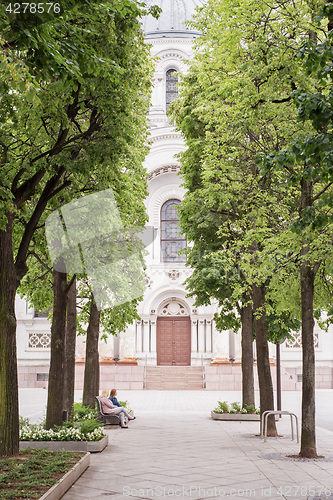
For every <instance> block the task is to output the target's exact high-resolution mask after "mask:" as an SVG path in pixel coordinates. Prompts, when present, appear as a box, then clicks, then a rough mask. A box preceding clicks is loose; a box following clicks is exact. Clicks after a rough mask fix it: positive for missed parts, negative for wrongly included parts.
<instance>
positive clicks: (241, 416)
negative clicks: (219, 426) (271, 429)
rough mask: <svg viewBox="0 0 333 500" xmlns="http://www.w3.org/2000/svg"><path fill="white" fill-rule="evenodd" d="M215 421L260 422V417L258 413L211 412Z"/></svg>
mask: <svg viewBox="0 0 333 500" xmlns="http://www.w3.org/2000/svg"><path fill="white" fill-rule="evenodd" d="M211 417H212V419H213V420H246V421H249V420H250V421H257V422H260V415H258V414H256V413H216V412H215V411H212V412H211Z"/></svg>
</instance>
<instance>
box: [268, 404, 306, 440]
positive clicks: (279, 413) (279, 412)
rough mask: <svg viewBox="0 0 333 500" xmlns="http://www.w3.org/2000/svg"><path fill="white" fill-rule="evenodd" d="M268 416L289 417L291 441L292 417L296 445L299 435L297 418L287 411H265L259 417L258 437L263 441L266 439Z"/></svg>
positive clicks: (292, 432) (292, 435)
mask: <svg viewBox="0 0 333 500" xmlns="http://www.w3.org/2000/svg"><path fill="white" fill-rule="evenodd" d="M269 415H289V416H290V425H291V440H292V441H293V440H294V425H293V417H295V425H296V437H297V443H299V433H298V418H297V415H295V413H290V412H289V411H284V410H266V411H264V412H263V414H262V415H261V433H260V436H261V437H262V438H263V440H264V441H266V439H267V420H268V417H269Z"/></svg>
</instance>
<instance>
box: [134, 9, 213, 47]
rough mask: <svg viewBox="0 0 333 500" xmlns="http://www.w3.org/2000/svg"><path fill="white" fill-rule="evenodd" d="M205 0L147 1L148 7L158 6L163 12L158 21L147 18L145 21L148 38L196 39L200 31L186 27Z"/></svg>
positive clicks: (144, 28) (144, 27) (144, 25)
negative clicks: (196, 9)
mask: <svg viewBox="0 0 333 500" xmlns="http://www.w3.org/2000/svg"><path fill="white" fill-rule="evenodd" d="M203 3H204V0H146V5H147V7H151V6H152V5H158V6H159V7H160V8H161V9H162V12H161V14H160V16H159V18H158V19H155V18H154V17H153V16H146V17H145V18H144V19H143V27H142V28H143V31H144V33H145V36H146V38H160V37H161V38H162V37H191V38H192V37H194V36H195V35H199V34H200V33H199V32H198V31H195V30H192V29H191V28H189V27H188V26H187V25H186V21H189V20H190V19H191V18H192V16H193V14H194V12H195V8H196V7H201V6H202V5H203Z"/></svg>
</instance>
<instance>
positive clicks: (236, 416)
mask: <svg viewBox="0 0 333 500" xmlns="http://www.w3.org/2000/svg"><path fill="white" fill-rule="evenodd" d="M211 417H212V419H213V420H256V421H257V420H260V409H259V408H255V406H254V405H247V406H246V407H245V408H242V407H241V405H240V403H238V402H234V403H230V404H229V403H227V402H226V401H218V402H217V407H216V408H215V409H214V410H213V411H212V412H211Z"/></svg>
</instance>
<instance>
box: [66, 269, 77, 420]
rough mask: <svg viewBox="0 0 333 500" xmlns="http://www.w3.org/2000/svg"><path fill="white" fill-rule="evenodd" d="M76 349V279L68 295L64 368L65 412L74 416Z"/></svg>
mask: <svg viewBox="0 0 333 500" xmlns="http://www.w3.org/2000/svg"><path fill="white" fill-rule="evenodd" d="M75 347H76V279H74V281H73V283H72V286H71V287H70V289H69V290H68V293H67V320H66V339H65V367H64V410H67V411H68V414H69V417H71V416H73V404H74V384H75Z"/></svg>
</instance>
